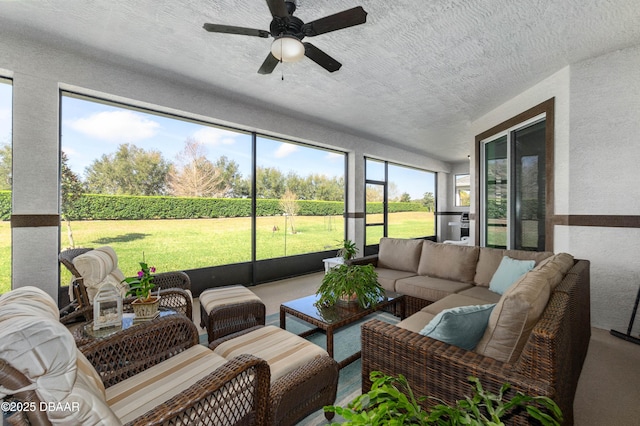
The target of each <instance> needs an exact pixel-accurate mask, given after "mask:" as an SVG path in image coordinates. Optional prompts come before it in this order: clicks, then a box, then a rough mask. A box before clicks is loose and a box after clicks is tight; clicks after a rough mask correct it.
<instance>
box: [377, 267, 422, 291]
mask: <svg viewBox="0 0 640 426" xmlns="http://www.w3.org/2000/svg"><path fill="white" fill-rule="evenodd" d="M376 273H377V274H378V282H379V283H380V285H381V286H382V288H384V289H386V290H391V291H396V282H397V281H398V280H401V279H403V278H409V277H415V276H416V273H415V272H410V271H398V270H396V269H387V268H376Z"/></svg>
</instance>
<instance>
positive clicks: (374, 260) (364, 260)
mask: <svg viewBox="0 0 640 426" xmlns="http://www.w3.org/2000/svg"><path fill="white" fill-rule="evenodd" d="M346 263H347V264H348V265H369V264H371V265H373V266H375V267H377V266H378V255H377V254H371V255H369V256H364V257H358V258H354V259H349V260H347V261H346Z"/></svg>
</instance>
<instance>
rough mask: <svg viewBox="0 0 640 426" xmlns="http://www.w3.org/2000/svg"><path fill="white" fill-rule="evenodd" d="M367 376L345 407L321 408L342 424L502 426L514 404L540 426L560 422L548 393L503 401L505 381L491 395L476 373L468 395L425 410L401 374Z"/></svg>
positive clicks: (551, 425) (506, 385)
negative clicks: (365, 386)
mask: <svg viewBox="0 0 640 426" xmlns="http://www.w3.org/2000/svg"><path fill="white" fill-rule="evenodd" d="M370 377H371V381H372V385H371V390H370V391H369V392H367V393H365V394H362V395H360V396H358V397H356V398H355V399H354V400H353V401H351V402H350V403H349V404H348V405H347V407H340V406H333V405H332V406H326V407H324V410H325V411H327V412H332V413H336V414H338V415H339V416H342V417H343V418H344V419H345V420H347V422H346V423H341V424H342V425H370V426H377V425H420V426H422V425H438V426H454V425H473V426H481V425H482V426H504V423H503V421H502V420H501V419H503V418H505V417H506V416H507V415H508V414H509V413H510V412H511V411H512V410H513V409H515V408H516V407H524V408H525V410H526V411H527V413H528V414H529V416H531V417H533V418H534V419H536V420H538V421H539V422H540V424H541V425H544V426H557V425H560V423H561V422H562V412H561V410H560V408H559V407H558V406H557V404H556V403H555V402H554V401H553V400H551V399H550V398H548V397H545V396H528V395H525V394H523V393H522V392H517V393H516V395H515V396H514V397H513V398H511V399H510V400H507V401H505V400H504V398H505V392H506V391H507V390H508V389H509V388H510V387H511V386H510V385H509V384H508V383H505V384H503V385H502V387H501V388H500V391H499V393H498V394H497V395H495V394H493V393H491V392H487V391H485V390H484V389H483V388H482V385H481V384H480V380H479V379H478V378H477V377H473V376H470V377H469V381H470V382H472V383H473V384H474V385H475V387H474V395H473V396H472V397H468V396H465V398H464V399H462V400H459V401H456V403H455V405H447V404H445V403H444V402H440V403H439V404H437V405H435V406H433V407H431V408H430V409H428V410H425V409H423V408H422V407H421V406H420V405H419V404H418V401H419V400H424V399H425V398H426V397H421V398H419V399H416V397H415V396H414V395H413V392H412V391H411V387H410V386H409V383H408V382H407V379H406V378H405V377H404V376H403V375H398V377H392V376H387V375H385V374H382V373H381V372H379V371H373V372H371V375H370ZM434 399H435V398H434ZM540 407H542V409H541V408H540ZM334 424H335V425H337V424H338V423H334Z"/></svg>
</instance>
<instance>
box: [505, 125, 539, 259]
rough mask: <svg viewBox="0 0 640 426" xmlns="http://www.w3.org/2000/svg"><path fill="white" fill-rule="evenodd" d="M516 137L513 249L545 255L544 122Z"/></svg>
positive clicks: (518, 133)
mask: <svg viewBox="0 0 640 426" xmlns="http://www.w3.org/2000/svg"><path fill="white" fill-rule="evenodd" d="M513 133H514V140H515V150H514V151H515V152H514V165H515V170H514V173H515V179H514V180H515V185H514V188H513V192H514V200H515V202H514V203H513V217H514V219H515V220H514V221H513V224H514V232H513V244H512V247H513V248H514V249H518V250H534V251H536V250H537V251H544V248H545V187H546V185H545V122H544V121H542V122H539V123H535V124H533V125H531V126H529V127H526V128H524V129H519V130H516V131H515V132H513Z"/></svg>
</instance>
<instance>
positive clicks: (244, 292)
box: [199, 285, 266, 343]
mask: <svg viewBox="0 0 640 426" xmlns="http://www.w3.org/2000/svg"><path fill="white" fill-rule="evenodd" d="M199 301H200V326H201V327H206V329H207V335H208V341H209V343H211V342H213V341H214V340H217V339H220V338H222V337H224V336H228V335H229V334H232V333H237V332H239V331H242V330H245V329H247V328H251V327H255V326H257V325H264V324H265V320H266V308H265V306H264V303H262V300H260V298H259V297H258V296H257V295H256V294H255V293H253V292H252V291H251V290H249V289H248V288H246V287H244V286H242V285H231V286H224V287H216V288H210V289H207V290H205V291H203V292H202V293H201V294H200V297H199Z"/></svg>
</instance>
